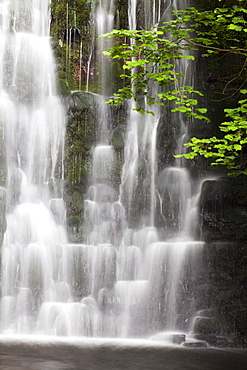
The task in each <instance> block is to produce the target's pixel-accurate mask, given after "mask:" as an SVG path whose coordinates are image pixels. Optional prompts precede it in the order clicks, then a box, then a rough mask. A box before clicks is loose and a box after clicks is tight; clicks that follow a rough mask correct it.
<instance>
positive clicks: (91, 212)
mask: <svg viewBox="0 0 247 370" xmlns="http://www.w3.org/2000/svg"><path fill="white" fill-rule="evenodd" d="M151 3H152V4H151ZM144 5H145V7H147V6H148V5H147V4H146V3H145V4H144ZM149 5H150V6H149V7H148V9H149V11H150V12H151V13H152V12H153V13H152V16H150V14H149V19H148V20H145V22H144V23H145V25H146V26H147V27H150V26H151V24H152V23H153V21H155V23H158V20H159V18H160V14H162V12H163V14H165V17H167V14H168V12H170V13H171V6H169V7H167V9H163V8H164V6H162V4H161V1H153V2H151V1H150V4H149ZM177 5H178V2H176V1H174V4H173V8H175V9H176V7H177ZM179 5H180V4H179ZM48 6H49V1H48V0H43V1H38V0H36V1H35V0H33V1H32V2H30V1H29V2H22V3H21V4H17V2H16V1H7V0H5V1H4V0H3V1H2V3H1V4H0V15H1V31H0V32H1V38H0V57H1V59H0V87H1V103H0V114H1V120H2V121H3V122H4V123H5V126H6V129H5V132H6V134H5V137H6V142H7V148H8V170H9V174H8V190H7V224H8V227H7V231H6V233H5V238H4V244H3V248H2V298H1V327H0V330H1V332H3V333H23V334H29V333H31V334H35V333H38V334H45V335H61V336H92V337H147V336H148V335H151V334H153V333H155V332H157V331H161V330H177V329H184V328H185V327H186V325H185V323H186V322H187V321H188V317H190V316H191V314H193V293H192V291H193V279H191V274H192V272H191V270H196V267H195V265H197V263H196V262H195V261H197V257H198V256H199V254H200V247H201V246H202V243H201V242H195V241H193V238H191V232H190V226H189V225H188V224H189V221H188V220H189V219H190V218H189V216H188V215H189V213H190V211H191V207H189V206H188V197H189V198H190V197H191V186H190V180H189V177H188V174H187V173H186V171H185V170H183V169H181V168H180V167H179V166H177V167H172V168H164V169H162V170H161V171H160V172H159V174H158V175H157V170H158V169H157V163H156V162H157V159H156V156H157V154H156V136H157V128H158V125H159V124H160V119H161V118H160V114H159V112H158V111H155V113H156V116H155V117H154V118H153V117H151V116H147V117H145V119H143V117H142V116H140V115H139V114H137V113H135V112H133V111H132V109H131V108H133V103H130V104H129V106H130V107H129V108H130V113H129V123H128V127H127V135H126V144H125V152H124V165H123V170H122V178H121V186H120V191H118V189H117V188H116V186H115V185H114V183H113V177H114V176H113V174H114V171H115V166H116V155H115V152H114V148H113V146H112V145H111V135H110V128H111V127H110V126H111V120H112V117H111V116H110V113H109V110H108V108H107V106H106V105H104V107H103V108H100V109H101V111H100V113H99V116H100V124H99V127H100V129H99V133H98V143H97V145H96V146H95V147H94V148H93V150H92V183H91V186H90V187H89V189H88V194H87V197H86V200H85V206H84V209H85V222H84V227H83V230H84V235H83V240H84V244H83V243H81V244H69V243H68V242H67V237H66V233H65V230H64V228H63V225H64V223H65V217H66V212H65V208H64V204H63V201H62V189H61V187H60V183H62V179H63V167H62V159H63V158H62V157H63V137H64V113H63V109H62V106H61V103H60V101H59V99H58V98H57V97H56V92H55V84H54V64H53V60H52V55H51V50H50V44H49V38H48V31H49V27H48V26H49V12H48ZM114 6H115V4H114V1H113V0H111V1H110V0H108V1H106V2H103V1H100V2H99V4H98V7H97V11H96V13H95V14H97V22H98V30H99V31H98V32H99V33H104V32H108V31H110V30H111V29H112V27H113V18H114V17H113V13H114ZM137 7H138V1H136V0H129V25H130V28H132V29H135V28H136V25H137V17H136V14H137ZM145 10H147V9H146V8H145ZM103 48H105V46H104V45H102V44H101V45H100V46H99V49H103ZM106 82H107V81H106V78H102V81H101V90H102V92H103V93H104V91H105V85H104V84H105V83H106ZM102 99H103V98H101V97H99V101H102ZM180 118H181V117H179V118H178V119H180ZM16 133H17V135H16ZM157 194H158V195H157ZM157 199H159V200H160V203H158V202H157ZM190 203H192V202H190ZM159 206H160V207H159ZM159 208H160V209H161V216H162V217H163V219H164V227H163V228H160V229H157V228H156V227H155V214H156V213H157V209H159ZM185 220H186V221H185ZM193 222H194V221H193ZM193 261H194V262H195V265H193V266H192V262H193ZM197 268H198V267H197Z"/></svg>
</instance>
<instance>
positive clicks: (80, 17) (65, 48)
mask: <svg viewBox="0 0 247 370" xmlns="http://www.w3.org/2000/svg"><path fill="white" fill-rule="evenodd" d="M89 15H90V4H89V3H88V1H86V0H60V1H55V0H52V1H51V36H52V40H53V47H54V54H55V57H56V59H57V61H58V63H57V75H58V85H59V92H60V93H61V94H62V95H67V94H68V93H69V92H70V90H75V89H77V88H78V74H79V73H78V70H79V66H80V45H81V44H82V45H83V56H84V58H85V60H86V58H87V54H88V51H87V49H86V47H87V45H88V44H89V42H90V41H91V40H90V25H89Z"/></svg>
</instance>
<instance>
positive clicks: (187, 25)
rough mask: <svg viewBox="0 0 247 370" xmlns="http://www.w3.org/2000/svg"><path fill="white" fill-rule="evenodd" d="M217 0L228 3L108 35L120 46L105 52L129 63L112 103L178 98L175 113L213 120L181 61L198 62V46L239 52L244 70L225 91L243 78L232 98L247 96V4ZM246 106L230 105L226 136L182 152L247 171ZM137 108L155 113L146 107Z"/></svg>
mask: <svg viewBox="0 0 247 370" xmlns="http://www.w3.org/2000/svg"><path fill="white" fill-rule="evenodd" d="M217 3H218V4H219V3H221V4H222V6H221V7H219V6H218V7H215V8H213V9H212V8H211V9H208V10H203V11H199V10H197V9H195V8H188V9H186V10H185V11H178V12H176V17H175V19H173V20H171V21H170V22H165V23H163V25H161V26H159V28H158V29H152V30H151V31H143V30H141V31H139V30H137V31H129V30H120V31H117V30H113V31H112V32H110V33H108V34H106V35H103V36H104V37H105V36H107V37H114V38H115V39H116V45H115V46H114V47H113V48H111V49H110V50H109V51H107V52H105V54H106V55H108V56H110V57H111V58H113V59H119V60H120V61H122V62H123V71H124V73H123V74H122V76H121V77H122V78H123V79H124V80H125V83H126V86H125V87H124V88H122V89H120V90H119V92H118V93H117V94H115V96H114V97H113V98H112V99H110V100H109V101H108V102H109V103H110V104H119V103H120V102H122V101H123V100H124V99H126V98H134V99H135V100H136V101H137V103H138V102H139V97H140V96H142V95H144V96H145V97H146V101H147V104H148V106H150V105H153V104H160V105H164V104H165V102H166V101H172V102H173V103H174V104H175V105H174V106H173V108H172V111H173V112H176V111H180V112H182V113H184V114H185V115H186V116H192V117H194V118H199V119H205V120H206V121H209V120H208V118H207V117H205V113H206V112H207V110H206V109H205V108H197V104H198V101H197V99H195V95H199V96H200V95H202V94H201V93H200V92H199V91H196V90H194V88H193V87H192V86H181V81H183V79H182V78H181V77H182V75H181V72H180V71H179V67H178V66H179V63H177V61H179V60H182V59H184V58H187V59H191V60H193V59H194V56H193V53H192V52H191V51H192V50H193V49H194V48H198V47H200V48H201V49H202V50H204V52H203V56H204V57H207V58H209V59H210V58H212V57H215V55H220V57H222V55H223V57H224V56H225V55H233V56H236V57H237V58H238V60H240V61H242V65H241V67H240V70H239V71H238V73H237V74H236V75H234V76H233V77H231V78H230V80H229V81H228V82H227V83H226V86H225V88H224V93H225V91H227V86H228V85H229V84H230V83H232V82H235V83H236V81H237V83H239V85H238V87H237V89H236V90H235V91H234V93H233V94H232V95H231V97H233V96H234V95H238V94H239V92H240V90H241V92H242V94H246V93H247V90H244V89H243V88H244V86H245V84H246V81H247V78H246V64H247V50H246V44H247V27H246V23H247V21H246V19H247V9H246V6H245V5H246V2H245V1H244V0H239V1H235V2H234V4H233V5H232V6H230V7H227V6H226V5H225V3H226V1H221V0H218V2H217ZM149 81H154V82H156V83H157V84H158V85H159V86H160V87H161V89H162V90H161V92H160V93H159V94H158V97H156V96H152V95H151V94H149V90H148V84H149ZM239 81H240V82H239ZM176 105H177V106H176ZM246 108H247V100H246V99H241V100H240V101H239V106H238V107H237V108H232V109H225V116H226V118H227V119H228V120H229V121H226V122H223V123H222V124H221V125H220V126H219V128H220V130H221V131H222V132H223V134H224V133H226V134H225V135H224V136H223V137H222V138H216V137H215V136H214V137H212V138H206V139H198V138H192V139H191V142H190V143H187V144H186V146H187V147H188V148H189V149H190V150H191V152H190V153H186V154H184V155H180V156H183V157H185V158H189V159H191V158H194V157H195V156H197V155H201V156H204V157H206V158H211V159H212V165H214V166H215V165H223V166H226V167H227V168H229V169H231V170H235V172H234V174H240V173H244V174H247V170H246V167H247V163H246V160H244V159H243V157H244V156H243V151H244V150H245V147H246V144H247V141H246V133H247V131H246V130H247V122H246ZM136 110H138V111H139V112H141V113H152V111H151V110H149V109H147V108H145V109H143V107H141V106H140V105H138V106H137V108H136Z"/></svg>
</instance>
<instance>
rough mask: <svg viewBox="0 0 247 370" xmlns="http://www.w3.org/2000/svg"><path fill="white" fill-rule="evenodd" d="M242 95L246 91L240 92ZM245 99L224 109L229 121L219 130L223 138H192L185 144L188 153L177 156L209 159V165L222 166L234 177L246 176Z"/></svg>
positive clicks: (246, 130) (246, 105)
mask: <svg viewBox="0 0 247 370" xmlns="http://www.w3.org/2000/svg"><path fill="white" fill-rule="evenodd" d="M241 92H242V93H243V94H246V93H247V90H241ZM246 114H247V99H243V100H240V101H239V106H238V107H237V108H234V109H225V115H226V117H229V119H230V121H226V122H222V123H221V125H220V130H221V131H222V132H224V133H225V135H224V137H223V138H221V139H219V138H216V137H215V136H214V137H211V138H209V139H198V138H196V137H193V138H192V139H191V141H190V142H189V143H187V144H185V145H186V146H187V147H188V148H191V150H192V151H191V152H190V153H186V154H184V155H178V156H177V157H185V158H188V159H193V158H194V157H195V156H197V155H202V156H204V157H205V158H211V159H212V160H213V162H212V163H211V165H213V166H217V165H224V166H226V167H227V168H228V169H230V170H234V172H233V173H231V174H234V175H239V174H241V173H242V174H245V175H247V157H246V155H245V153H244V149H245V148H246V144H247V119H246Z"/></svg>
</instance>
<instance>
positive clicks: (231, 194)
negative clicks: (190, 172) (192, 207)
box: [195, 177, 247, 335]
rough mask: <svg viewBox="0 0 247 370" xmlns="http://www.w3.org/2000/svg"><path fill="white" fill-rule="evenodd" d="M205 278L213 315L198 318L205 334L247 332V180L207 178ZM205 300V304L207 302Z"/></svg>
mask: <svg viewBox="0 0 247 370" xmlns="http://www.w3.org/2000/svg"><path fill="white" fill-rule="evenodd" d="M199 207H200V215H201V229H202V238H203V239H204V240H205V241H206V244H205V250H204V269H205V279H204V284H202V285H201V286H200V287H198V289H199V290H200V294H198V297H200V299H199V300H201V304H202V307H204V308H211V309H213V310H214V313H211V317H210V318H209V317H206V318H205V317H204V315H202V316H203V318H201V320H198V322H197V325H195V331H196V332H199V333H204V334H217V333H218V334H219V333H221V332H223V333H233V332H234V333H238V334H241V335H246V334H247V311H246V307H247V294H246V271H247V265H246V262H247V261H246V256H247V242H246V240H247V179H246V178H245V177H237V178H233V177H222V178H219V179H218V180H210V181H205V182H204V184H203V186H202V192H201V198H200V204H199ZM203 302H204V303H203Z"/></svg>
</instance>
